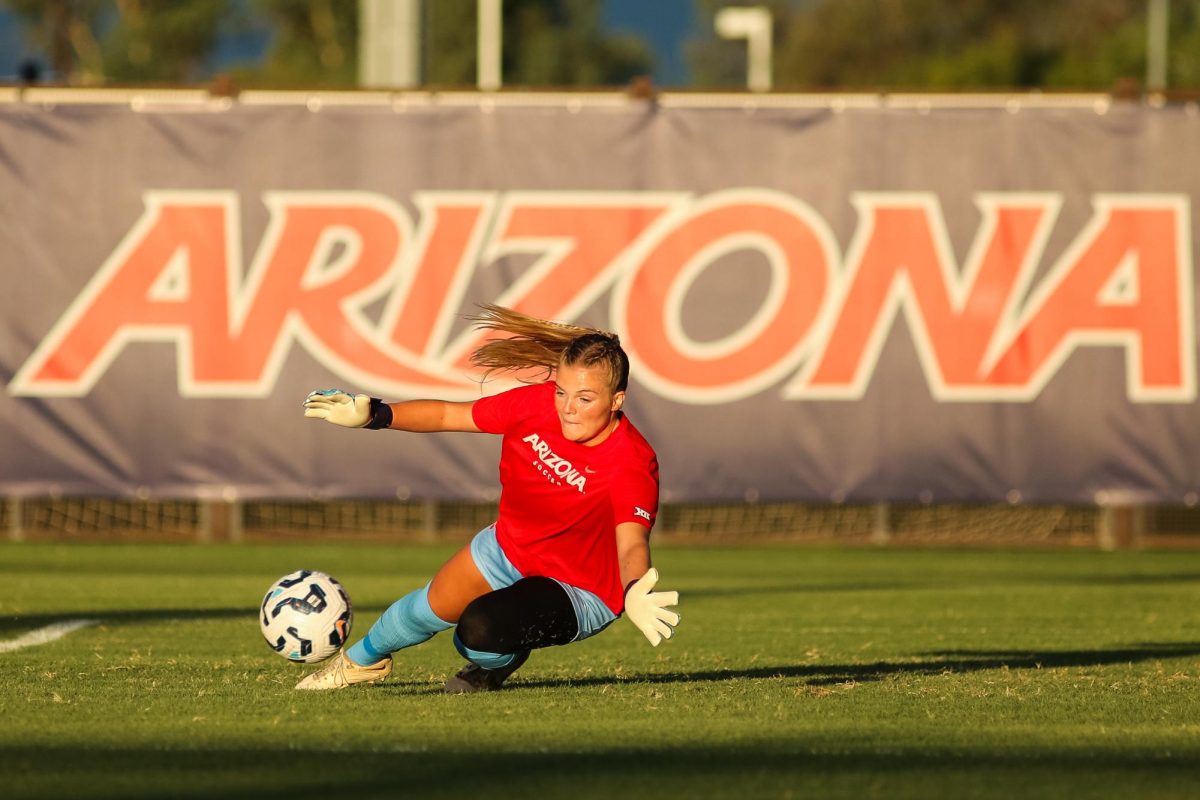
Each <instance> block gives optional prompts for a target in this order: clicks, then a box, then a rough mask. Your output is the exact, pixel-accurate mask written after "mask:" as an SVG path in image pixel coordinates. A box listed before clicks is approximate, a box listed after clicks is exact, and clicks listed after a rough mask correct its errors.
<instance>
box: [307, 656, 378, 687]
mask: <svg viewBox="0 0 1200 800" xmlns="http://www.w3.org/2000/svg"><path fill="white" fill-rule="evenodd" d="M391 674H392V657H391V656H384V657H383V658H381V659H380V660H379V661H377V662H375V663H374V664H372V665H371V666H369V667H360V666H359V665H358V664H355V663H354V662H353V661H351V660H350V659H348V658H346V653H345V652H341V653H338V654H337V655H336V656H334V657H333V659H332V660H330V662H329V663H328V664H326V665H325V666H323V667H321V668H320V669H319V670H317V671H316V672H314V673H313V674H311V675H309V676H307V677H306V678H304V680H302V681H300V682H299V683H297V684H296V688H297V689H318V690H319V689H345V688H346V687H347V686H353V685H354V684H356V683H379V682H380V681H382V680H383V679H385V678H386V677H387V676H388V675H391Z"/></svg>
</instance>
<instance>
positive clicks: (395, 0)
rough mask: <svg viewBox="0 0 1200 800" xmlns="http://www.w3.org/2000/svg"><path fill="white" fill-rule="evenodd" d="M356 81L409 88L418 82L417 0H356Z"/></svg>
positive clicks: (370, 86)
mask: <svg viewBox="0 0 1200 800" xmlns="http://www.w3.org/2000/svg"><path fill="white" fill-rule="evenodd" d="M358 31H359V33H358V85H359V86H362V87H363V88H367V89H385V88H388V89H390V88H399V89H411V88H413V87H415V86H419V85H420V83H421V0H359V3H358Z"/></svg>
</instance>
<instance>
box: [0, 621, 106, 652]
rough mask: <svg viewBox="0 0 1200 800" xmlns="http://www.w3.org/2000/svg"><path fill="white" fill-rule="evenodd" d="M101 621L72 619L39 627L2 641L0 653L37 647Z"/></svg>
mask: <svg viewBox="0 0 1200 800" xmlns="http://www.w3.org/2000/svg"><path fill="white" fill-rule="evenodd" d="M99 621H100V620H98V619H71V620H67V621H66V622H56V623H54V624H53V625H47V626H46V627H44V628H38V629H37V630H36V631H30V632H29V633H26V634H24V635H22V636H18V637H17V638H15V639H9V640H8V641H4V642H0V653H11V652H12V651H14V650H20V649H21V648H22V647H36V646H37V645H39V644H48V643H49V642H53V641H54V640H55V639H61V638H62V637H64V636H66V635H67V634H68V633H73V632H74V631H77V630H79V629H80V628H86V627H87V626H88V625H95V624H96V623H97V622H99Z"/></svg>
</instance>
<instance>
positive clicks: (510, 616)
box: [457, 577, 579, 653]
mask: <svg viewBox="0 0 1200 800" xmlns="http://www.w3.org/2000/svg"><path fill="white" fill-rule="evenodd" d="M578 633H579V622H578V621H577V620H576V618H575V607H574V606H572V605H571V598H569V597H568V596H567V592H566V590H565V589H563V587H562V586H561V585H559V583H558V581H555V580H551V579H550V578H540V577H538V578H522V579H521V580H519V581H517V582H516V583H514V584H513V585H512V586H506V587H505V588H503V589H497V590H496V591H494V592H489V593H487V594H485V595H482V596H481V597H477V598H475V599H474V600H472V601H471V603H470V605H468V606H467V607H466V609H464V610H463V613H462V616H460V617H459V619H458V631H457V635H458V640H459V641H460V642H462V643H463V644H465V645H466V646H467V647H469V648H471V649H472V650H479V651H483V652H486V653H517V652H520V651H522V650H534V649H536V648H539V647H549V646H550V645H553V644H567V643H568V642H570V641H572V640H573V639H574V638H575V636H576V635H577V634H578Z"/></svg>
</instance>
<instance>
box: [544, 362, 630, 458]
mask: <svg viewBox="0 0 1200 800" xmlns="http://www.w3.org/2000/svg"><path fill="white" fill-rule="evenodd" d="M611 382H612V376H610V375H609V372H608V367H607V366H605V365H604V364H596V365H593V366H570V365H566V364H560V365H559V368H558V370H557V372H555V375H554V384H555V389H554V408H555V410H556V411H557V412H558V421H559V423H561V425H562V433H563V437H564V438H566V439H567V440H568V441H571V442H578V443H579V444H582V445H587V446H589V447H590V446H593V445H597V444H600V443H601V442H603V441H604V440H605V439H607V438H608V436H609V434H611V433H612V432H613V429H614V428H615V427H616V424H617V412H618V411H619V410H620V409H621V404H622V403H624V402H625V393H624V392H614V391H613V390H612V387H611V385H610V384H611Z"/></svg>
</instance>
